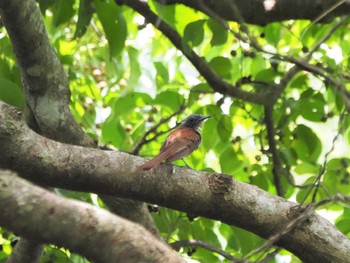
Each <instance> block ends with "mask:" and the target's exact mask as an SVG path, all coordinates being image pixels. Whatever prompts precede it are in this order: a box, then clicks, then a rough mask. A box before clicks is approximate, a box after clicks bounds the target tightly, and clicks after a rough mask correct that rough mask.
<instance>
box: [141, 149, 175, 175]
mask: <svg viewBox="0 0 350 263" xmlns="http://www.w3.org/2000/svg"><path fill="white" fill-rule="evenodd" d="M168 157H169V152H163V153H161V154H159V155H157V156H156V157H154V158H153V159H152V160H149V161H148V162H147V163H145V164H143V165H141V166H140V167H139V169H140V170H143V171H146V170H150V169H152V168H154V167H156V166H158V165H159V164H160V163H161V162H162V161H164V160H165V159H167V158H168Z"/></svg>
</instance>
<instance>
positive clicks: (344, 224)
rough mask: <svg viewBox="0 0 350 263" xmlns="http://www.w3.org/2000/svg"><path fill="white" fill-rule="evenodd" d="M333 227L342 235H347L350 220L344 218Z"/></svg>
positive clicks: (349, 230) (349, 231)
mask: <svg viewBox="0 0 350 263" xmlns="http://www.w3.org/2000/svg"><path fill="white" fill-rule="evenodd" d="M335 226H336V227H337V228H338V229H339V230H340V231H341V232H342V233H343V234H344V235H347V234H349V233H350V218H345V219H341V220H339V221H338V222H337V223H336V224H335Z"/></svg>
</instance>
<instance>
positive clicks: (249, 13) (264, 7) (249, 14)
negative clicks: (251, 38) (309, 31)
mask: <svg viewBox="0 0 350 263" xmlns="http://www.w3.org/2000/svg"><path fill="white" fill-rule="evenodd" d="M157 2H158V3H159V4H163V5H170V4H184V5H186V6H189V7H191V8H193V9H196V10H199V11H201V12H204V13H206V11H207V10H208V9H211V10H213V11H214V12H215V13H217V14H218V15H219V16H220V17H222V18H223V19H225V20H231V21H236V22H239V23H240V22H242V20H243V21H244V22H245V23H248V24H257V25H266V24H268V23H271V22H278V21H285V20H290V19H295V20H297V19H307V20H314V19H315V18H317V17H319V15H320V14H326V15H325V16H323V17H322V19H321V22H327V21H330V20H331V19H333V18H335V17H337V16H341V15H347V14H349V12H350V5H349V3H347V2H346V1H342V2H343V4H342V5H341V7H338V8H336V9H334V10H332V11H331V12H328V11H329V10H330V9H332V7H333V6H334V1H333V0H313V1H303V0H279V1H259V0H248V1H247V0H238V1H237V0H205V1H203V0H157ZM233 6H235V7H233ZM233 8H236V9H238V10H239V11H240V12H239V14H237V13H236V12H232V10H233ZM207 14H208V15H209V16H210V13H207Z"/></svg>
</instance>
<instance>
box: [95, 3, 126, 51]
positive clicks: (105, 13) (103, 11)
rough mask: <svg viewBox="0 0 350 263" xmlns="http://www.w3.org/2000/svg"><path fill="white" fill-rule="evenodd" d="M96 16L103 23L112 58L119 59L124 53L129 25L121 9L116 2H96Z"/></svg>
mask: <svg viewBox="0 0 350 263" xmlns="http://www.w3.org/2000/svg"><path fill="white" fill-rule="evenodd" d="M95 6H96V14H97V16H98V18H99V20H100V21H101V24H102V27H103V30H104V32H105V34H106V38H107V40H108V44H109V55H110V57H111V58H112V57H114V58H115V57H117V56H118V55H119V54H120V52H121V51H122V49H123V47H124V45H125V40H126V35H127V25H126V21H125V18H124V16H123V13H122V11H121V10H120V7H119V6H117V5H116V4H115V3H114V2H112V1H111V2H105V1H102V0H95Z"/></svg>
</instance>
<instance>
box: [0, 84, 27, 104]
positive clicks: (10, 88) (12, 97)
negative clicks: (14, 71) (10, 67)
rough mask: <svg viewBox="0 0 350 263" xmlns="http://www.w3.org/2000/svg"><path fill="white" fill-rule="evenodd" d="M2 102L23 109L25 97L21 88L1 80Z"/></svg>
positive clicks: (0, 98) (0, 94)
mask: <svg viewBox="0 0 350 263" xmlns="http://www.w3.org/2000/svg"><path fill="white" fill-rule="evenodd" d="M0 100H2V101H4V102H6V103H8V104H11V105H13V106H16V107H19V108H21V109H23V107H24V103H25V101H24V95H23V92H22V90H21V89H20V87H18V86H17V85H16V84H14V83H13V82H11V81H9V80H7V79H2V78H0Z"/></svg>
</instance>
